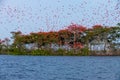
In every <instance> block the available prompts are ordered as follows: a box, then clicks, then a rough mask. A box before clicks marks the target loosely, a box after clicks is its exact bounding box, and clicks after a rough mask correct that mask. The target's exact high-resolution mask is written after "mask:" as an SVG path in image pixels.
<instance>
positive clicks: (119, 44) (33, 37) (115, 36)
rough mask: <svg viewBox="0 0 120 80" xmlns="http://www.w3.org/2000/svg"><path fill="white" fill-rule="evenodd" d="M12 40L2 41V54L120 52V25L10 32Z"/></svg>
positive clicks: (0, 47) (117, 53)
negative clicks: (27, 32)
mask: <svg viewBox="0 0 120 80" xmlns="http://www.w3.org/2000/svg"><path fill="white" fill-rule="evenodd" d="M11 34H12V39H13V43H12V44H9V42H10V39H8V38H6V39H5V40H0V53H1V54H16V55H82V56H84V55H120V26H119V24H118V25H117V26H114V27H109V26H102V25H94V26H92V28H87V27H84V26H81V25H78V24H73V23H72V24H70V25H69V26H67V27H66V29H62V30H59V31H50V32H32V33H30V34H27V35H24V34H23V33H22V32H21V31H17V32H11Z"/></svg>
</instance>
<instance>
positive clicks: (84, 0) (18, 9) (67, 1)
mask: <svg viewBox="0 0 120 80" xmlns="http://www.w3.org/2000/svg"><path fill="white" fill-rule="evenodd" d="M118 2H119V0H0V38H2V39H3V38H5V37H10V36H11V35H10V32H11V31H18V30H20V31H22V32H23V33H24V34H27V33H30V32H38V31H50V30H59V29H63V28H65V27H66V26H67V25H69V24H71V23H77V24H80V25H84V26H87V27H91V26H92V25H95V24H101V25H107V26H109V25H111V26H114V25H116V24H117V23H118V22H120V16H119V15H120V9H119V5H117V4H118Z"/></svg>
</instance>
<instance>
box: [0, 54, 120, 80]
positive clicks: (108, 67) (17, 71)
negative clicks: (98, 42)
mask: <svg viewBox="0 0 120 80" xmlns="http://www.w3.org/2000/svg"><path fill="white" fill-rule="evenodd" d="M0 80H120V57H62V56H61V57H60V56H59V57H58V56H54V57H53V56H49V57H45V56H8V55H1V56H0Z"/></svg>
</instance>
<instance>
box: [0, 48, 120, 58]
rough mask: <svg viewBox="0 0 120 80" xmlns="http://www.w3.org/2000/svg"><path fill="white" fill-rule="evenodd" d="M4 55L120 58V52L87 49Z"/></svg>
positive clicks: (16, 52)
mask: <svg viewBox="0 0 120 80" xmlns="http://www.w3.org/2000/svg"><path fill="white" fill-rule="evenodd" d="M0 54H2V55H32V56H120V51H114V52H106V51H90V50H89V49H87V48H83V49H77V50H76V49H71V50H65V49H58V50H53V49H37V50H22V51H20V50H17V49H11V50H5V51H1V52H0Z"/></svg>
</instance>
